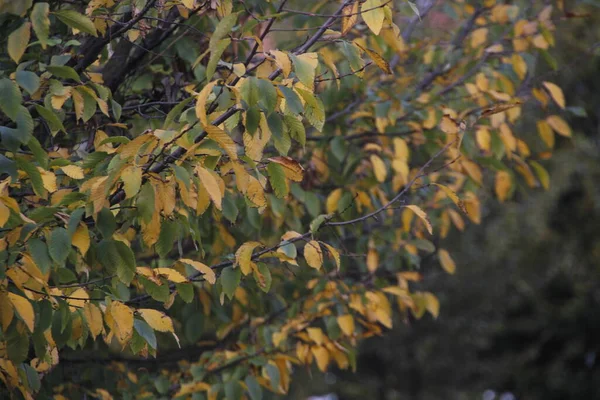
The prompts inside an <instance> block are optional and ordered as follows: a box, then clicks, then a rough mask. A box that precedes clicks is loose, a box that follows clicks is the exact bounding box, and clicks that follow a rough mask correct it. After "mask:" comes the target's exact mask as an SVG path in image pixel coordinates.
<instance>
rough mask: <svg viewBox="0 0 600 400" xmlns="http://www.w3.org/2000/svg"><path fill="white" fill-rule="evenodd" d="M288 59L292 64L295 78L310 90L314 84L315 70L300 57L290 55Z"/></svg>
mask: <svg viewBox="0 0 600 400" xmlns="http://www.w3.org/2000/svg"><path fill="white" fill-rule="evenodd" d="M290 58H291V59H292V63H293V64H294V71H295V72H296V76H297V77H298V79H299V80H300V82H302V83H303V84H304V86H306V87H308V88H312V87H313V85H314V82H315V68H314V67H313V66H312V65H311V63H310V62H308V61H306V59H303V58H302V57H298V56H295V55H293V54H291V53H290Z"/></svg>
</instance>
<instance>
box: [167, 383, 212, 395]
mask: <svg viewBox="0 0 600 400" xmlns="http://www.w3.org/2000/svg"><path fill="white" fill-rule="evenodd" d="M209 390H210V385H209V384H208V383H204V382H191V383H184V384H183V385H181V388H180V389H179V391H177V393H175V395H174V396H173V397H174V398H177V397H182V396H185V395H188V394H192V393H196V392H208V391H209Z"/></svg>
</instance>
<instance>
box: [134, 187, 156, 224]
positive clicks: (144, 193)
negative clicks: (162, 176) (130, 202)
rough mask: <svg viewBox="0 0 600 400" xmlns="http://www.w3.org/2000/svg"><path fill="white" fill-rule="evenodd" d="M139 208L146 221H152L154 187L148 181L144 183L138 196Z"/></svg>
mask: <svg viewBox="0 0 600 400" xmlns="http://www.w3.org/2000/svg"><path fill="white" fill-rule="evenodd" d="M136 204H137V210H138V214H139V216H140V217H141V218H142V220H143V221H144V222H150V221H152V215H154V188H152V185H151V184H150V183H148V182H146V183H145V184H143V185H142V188H141V189H140V193H139V194H138V197H137V202H136Z"/></svg>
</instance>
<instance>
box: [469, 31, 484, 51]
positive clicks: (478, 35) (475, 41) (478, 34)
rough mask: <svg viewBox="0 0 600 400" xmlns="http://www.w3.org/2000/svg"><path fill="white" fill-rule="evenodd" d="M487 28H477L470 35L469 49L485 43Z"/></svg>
mask: <svg viewBox="0 0 600 400" xmlns="http://www.w3.org/2000/svg"><path fill="white" fill-rule="evenodd" d="M487 34H488V29H487V28H479V29H476V30H474V31H473V33H472V34H471V47H473V48H477V47H479V46H481V45H482V44H484V43H485V42H486V41H487Z"/></svg>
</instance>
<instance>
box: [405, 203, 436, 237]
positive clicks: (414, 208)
mask: <svg viewBox="0 0 600 400" xmlns="http://www.w3.org/2000/svg"><path fill="white" fill-rule="evenodd" d="M405 207H406V208H408V209H409V210H411V211H412V212H414V213H415V214H416V215H417V217H419V218H421V220H422V221H423V222H424V223H425V226H426V227H427V232H429V234H430V235H433V228H432V227H431V222H429V218H428V217H427V214H426V213H425V211H423V210H422V209H421V208H420V207H419V206H415V205H410V206H405Z"/></svg>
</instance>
